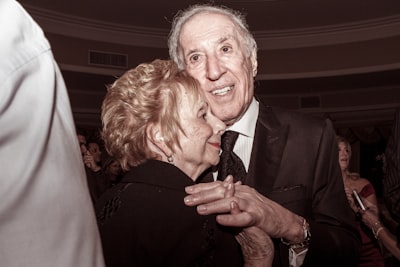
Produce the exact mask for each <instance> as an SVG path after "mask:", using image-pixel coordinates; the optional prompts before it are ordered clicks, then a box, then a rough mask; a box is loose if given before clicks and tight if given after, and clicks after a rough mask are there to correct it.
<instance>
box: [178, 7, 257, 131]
mask: <svg viewBox="0 0 400 267" xmlns="http://www.w3.org/2000/svg"><path fill="white" fill-rule="evenodd" d="M179 43H180V46H181V48H182V55H183V59H184V62H185V68H186V70H187V72H188V73H189V74H190V75H191V76H193V77H194V78H196V79H197V80H198V81H199V82H200V85H201V88H202V90H203V91H204V93H205V96H206V98H207V101H208V103H209V104H210V106H211V109H212V112H213V113H214V114H215V115H216V116H217V117H218V118H219V119H221V120H222V121H224V122H225V123H226V124H227V125H231V124H233V123H234V122H235V121H237V120H239V119H240V118H241V116H242V115H243V114H244V112H245V111H246V110H247V108H248V106H249V104H250V103H251V100H252V98H253V95H254V84H253V77H254V76H255V74H256V72H257V60H256V57H255V53H256V51H253V56H250V55H248V53H247V50H246V48H245V47H244V43H243V38H242V37H241V35H240V32H239V30H238V29H237V28H236V26H235V24H233V23H232V21H231V20H230V19H229V18H228V17H227V16H225V15H222V14H216V13H201V14H197V15H195V16H194V17H193V18H191V19H190V20H189V21H187V22H186V24H185V25H184V26H183V28H182V31H181V33H180V38H179Z"/></svg>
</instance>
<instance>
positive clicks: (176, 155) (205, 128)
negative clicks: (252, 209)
mask: <svg viewBox="0 0 400 267" xmlns="http://www.w3.org/2000/svg"><path fill="white" fill-rule="evenodd" d="M102 122H103V132H102V136H103V140H104V142H105V147H106V150H107V152H108V153H109V154H110V156H112V157H113V158H114V159H116V160H117V161H118V162H119V163H120V164H121V167H122V169H123V170H124V171H126V174H125V175H124V177H123V178H122V180H121V181H120V182H119V183H118V184H116V185H114V186H113V187H112V188H111V189H109V190H108V191H106V193H105V194H104V195H103V196H102V197H101V198H100V199H99V201H98V202H97V203H96V214H97V219H98V224H99V229H100V234H101V239H102V244H103V248H104V256H105V261H106V264H107V266H118V267H122V266H243V265H245V266H270V264H271V262H272V256H273V245H272V241H271V239H269V237H268V236H267V235H266V234H265V233H263V232H262V231H261V230H259V229H257V228H255V227H250V228H248V229H243V230H241V229H236V230H237V231H235V232H234V230H235V229H231V228H227V227H222V226H220V225H218V224H217V222H216V221H215V216H214V215H209V216H200V215H198V214H197V212H196V209H195V208H193V207H187V206H186V205H184V203H183V197H184V196H185V186H189V185H193V184H194V183H195V182H196V180H197V177H198V176H199V175H200V174H201V173H202V172H203V171H204V170H205V169H207V168H208V167H210V166H212V165H216V164H217V163H218V161H219V152H220V139H221V134H222V133H223V132H224V130H225V125H224V123H223V122H222V121H220V120H219V119H217V118H216V117H215V116H214V115H213V114H212V113H211V111H210V107H209V106H208V104H207V102H206V101H205V98H204V95H203V93H202V91H201V90H200V88H199V86H198V84H197V82H196V80H194V79H193V78H191V77H189V76H187V75H186V74H185V73H184V72H178V69H177V67H176V65H175V64H174V63H173V62H172V61H170V60H155V61H153V62H151V63H143V64H140V65H139V66H137V67H136V68H134V69H132V70H129V71H127V72H126V73H125V74H124V75H122V76H121V77H120V78H118V79H117V80H116V81H115V82H114V83H113V84H112V85H111V86H110V87H109V89H108V91H107V94H106V97H105V99H104V101H103V105H102ZM225 186H226V187H227V197H229V196H230V195H232V194H234V192H233V190H234V186H233V182H232V179H230V180H229V179H228V182H227V183H226V184H225ZM229 212H232V213H239V210H238V207H237V203H235V202H231V209H230V211H229ZM235 235H236V239H237V241H238V242H239V243H240V244H241V245H242V248H243V255H242V252H241V249H240V246H239V243H238V242H237V241H236V240H235ZM259 245H260V246H261V247H257V246H259ZM258 252H260V253H261V254H260V253H258ZM243 256H244V257H243ZM243 258H244V260H243Z"/></svg>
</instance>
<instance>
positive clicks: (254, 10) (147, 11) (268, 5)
mask: <svg viewBox="0 0 400 267" xmlns="http://www.w3.org/2000/svg"><path fill="white" fill-rule="evenodd" d="M20 2H21V3H22V4H24V5H32V6H36V7H39V8H44V9H48V10H52V11H55V12H60V13H66V14H70V15H73V16H77V17H83V18H87V19H92V20H98V21H107V22H110V23H116V24H125V25H134V26H137V27H146V28H158V29H167V30H169V28H170V22H171V20H172V18H173V17H174V15H175V13H176V12H177V11H178V10H180V9H183V8H185V7H187V6H188V5H191V4H196V3H204V2H214V3H216V4H220V5H226V6H229V7H232V8H234V9H237V10H240V11H241V12H243V13H244V14H246V17H247V20H248V23H249V26H250V28H251V29H252V30H253V31H282V30H293V29H298V28H311V27H321V26H330V25H341V24H348V23H357V22H360V21H368V20H373V19H379V18H383V17H390V16H396V15H399V14H400V1H398V0H324V1H321V0H231V1H228V0H215V1H193V0H175V1H171V0H169V1H167V0H145V1H134V0H113V1H99V0H57V1H54V0H21V1H20Z"/></svg>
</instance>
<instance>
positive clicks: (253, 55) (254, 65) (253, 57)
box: [250, 48, 258, 78]
mask: <svg viewBox="0 0 400 267" xmlns="http://www.w3.org/2000/svg"><path fill="white" fill-rule="evenodd" d="M256 50H257V49H255V48H254V49H253V51H252V53H251V57H250V60H251V67H252V71H253V78H254V77H256V76H257V69H258V61H257V51H256Z"/></svg>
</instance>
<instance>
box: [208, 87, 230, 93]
mask: <svg viewBox="0 0 400 267" xmlns="http://www.w3.org/2000/svg"><path fill="white" fill-rule="evenodd" d="M230 90H232V87H231V86H227V87H224V88H221V89H218V90H215V91H213V92H212V93H213V94H214V95H223V94H225V93H227V92H229V91H230Z"/></svg>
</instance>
